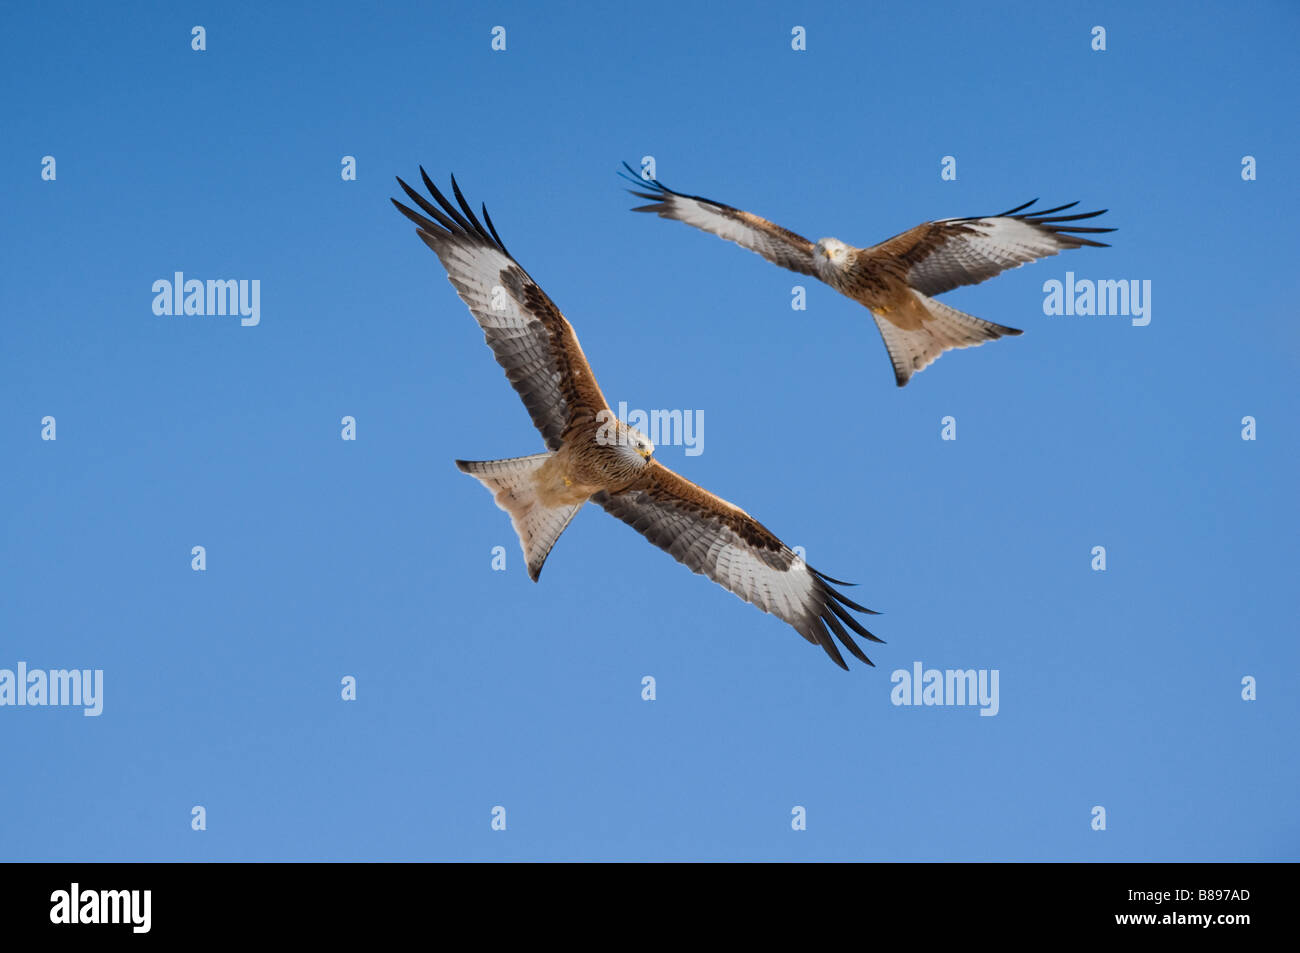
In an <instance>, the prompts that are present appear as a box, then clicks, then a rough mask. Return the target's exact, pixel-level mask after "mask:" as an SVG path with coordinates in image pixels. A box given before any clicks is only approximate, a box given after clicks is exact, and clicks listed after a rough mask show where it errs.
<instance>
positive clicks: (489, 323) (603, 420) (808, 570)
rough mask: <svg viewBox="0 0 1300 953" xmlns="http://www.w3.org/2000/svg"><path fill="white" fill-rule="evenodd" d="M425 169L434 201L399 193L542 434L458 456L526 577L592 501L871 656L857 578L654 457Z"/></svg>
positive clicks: (515, 272)
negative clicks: (486, 456) (499, 512)
mask: <svg viewBox="0 0 1300 953" xmlns="http://www.w3.org/2000/svg"><path fill="white" fill-rule="evenodd" d="M420 175H421V177H422V178H423V179H424V185H425V187H426V188H427V189H428V190H429V194H430V196H432V198H433V200H434V201H432V202H431V201H430V200H429V199H428V198H426V197H425V196H423V195H421V194H420V193H419V192H417V191H416V190H415V189H413V188H411V187H410V186H409V185H407V184H406V183H405V182H403V181H402V180H401V179H400V178H399V179H398V180H397V183H398V185H400V186H401V187H402V191H403V192H405V193H406V195H407V197H408V198H409V199H410V200H411V202H412V203H414V205H415V206H417V207H418V209H419V211H416V210H415V209H412V208H410V207H408V206H406V205H403V204H402V203H401V202H399V201H398V200H397V199H393V200H392V202H393V204H394V205H395V206H397V209H398V211H400V212H401V213H402V214H403V215H405V216H406V217H407V218H409V219H410V220H411V221H413V222H414V223H415V224H416V226H417V230H416V233H417V234H418V235H419V236H420V238H421V239H423V241H424V243H425V244H426V245H428V246H429V247H430V248H431V249H433V251H434V253H435V254H436V255H437V256H438V258H439V259H440V260H441V261H442V264H443V267H444V268H446V270H447V277H448V279H449V280H450V281H451V284H452V286H453V287H454V288H455V289H456V291H457V293H458V294H459V295H460V298H461V300H462V301H464V302H465V304H466V305H467V306H468V307H469V310H470V313H471V314H473V315H474V318H475V320H477V321H478V324H479V327H481V328H482V329H483V336H484V337H485V338H486V340H487V344H488V347H490V348H491V349H492V353H493V354H494V355H495V357H496V359H497V363H498V364H500V365H501V366H502V367H503V368H504V369H505V372H506V378H507V380H509V381H510V383H511V385H512V386H513V387H514V389H515V390H516V391H517V392H518V394H519V396H520V397H521V398H522V399H523V402H524V406H525V407H526V408H527V410H528V413H529V415H530V416H531V417H532V421H533V425H534V426H536V427H537V429H538V431H539V432H540V433H541V435H542V439H543V441H544V442H545V445H546V450H545V452H543V453H537V454H533V455H531V456H526V457H515V458H513V459H508V460H487V461H477V462H476V461H470V460H457V461H456V466H457V467H459V468H460V469H461V470H462V471H463V472H465V473H468V474H470V475H471V476H473V477H475V478H476V479H477V480H478V481H479V482H480V483H482V484H483V485H484V486H485V487H487V489H488V491H489V492H491V493H492V494H493V497H494V498H495V500H496V503H497V505H498V506H499V507H501V509H503V510H505V511H506V512H507V513H509V514H510V521H511V523H512V524H513V525H514V528H515V532H516V533H517V534H518V535H519V543H520V546H521V547H522V548H523V552H524V560H525V562H526V564H527V566H528V576H529V578H530V579H532V580H533V581H534V582H536V581H537V579H538V576H539V574H540V573H541V571H542V566H543V564H544V563H545V562H546V557H547V555H548V554H549V553H550V551H551V547H552V546H554V545H555V542H556V540H557V539H559V537H560V534H561V533H563V532H564V530H565V527H567V526H568V525H569V521H570V520H572V519H573V517H574V515H575V514H576V513H577V512H578V510H579V509H581V508H582V505H583V504H584V503H586V502H587V501H588V500H590V501H591V502H593V503H595V504H596V505H598V506H600V507H603V508H604V509H605V510H606V512H608V513H610V514H612V515H614V516H616V517H618V518H619V519H621V520H622V521H623V522H625V523H627V524H628V525H629V526H631V527H632V528H633V529H635V530H636V531H637V532H639V533H641V534H642V535H643V536H645V538H646V539H648V540H650V542H652V543H654V544H655V545H656V546H658V547H659V548H660V549H663V550H666V551H667V552H668V553H669V555H671V556H672V557H673V558H674V559H676V560H677V561H678V562H680V563H683V564H685V565H686V566H687V567H689V568H690V569H691V570H692V571H694V572H697V573H703V574H704V575H706V576H708V577H709V578H710V579H712V580H713V581H714V582H716V583H718V584H719V585H720V586H722V587H723V588H724V589H727V590H728V591H730V592H733V593H735V594H736V595H737V596H739V597H740V598H741V599H743V600H744V601H746V602H750V603H753V604H754V605H756V606H758V608H760V609H762V610H763V611H764V612H770V613H772V614H773V615H775V616H777V617H778V618H780V619H782V620H784V621H785V622H788V623H789V624H790V625H791V626H793V627H794V628H795V630H796V631H798V633H799V634H800V635H802V636H803V637H804V638H805V639H807V640H808V641H809V642H812V643H814V644H816V645H820V646H821V647H822V648H823V649H824V650H825V651H826V654H827V655H829V656H830V657H831V659H832V660H833V661H834V662H835V664H837V665H839V666H840V667H841V668H846V669H847V668H848V666H847V665H846V664H845V662H844V658H843V656H842V655H841V654H840V652H839V649H838V648H837V647H836V644H835V641H836V639H838V640H839V642H840V644H841V645H843V646H844V647H845V648H846V649H848V651H849V652H851V653H852V654H853V655H854V656H856V657H857V658H858V659H860V660H861V661H863V662H865V663H867V664H868V665H871V664H873V663H872V662H871V660H870V659H869V658H867V656H866V654H865V653H864V652H863V651H862V649H861V648H860V647H859V646H858V644H857V643H856V642H855V641H854V640H853V634H854V633H855V634H857V635H858V636H860V637H862V638H865V639H868V640H870V641H872V642H880V641H881V640H880V639H878V638H876V637H875V636H874V635H872V634H871V633H870V632H868V631H867V629H866V628H865V627H864V626H863V625H862V623H861V622H859V621H858V620H857V619H855V618H854V617H853V616H852V615H850V613H849V611H848V610H854V611H856V612H864V613H868V614H871V615H876V614H877V613H875V612H873V611H872V610H870V609H867V608H865V607H864V606H860V605H858V604H857V603H856V602H853V601H852V600H850V599H848V598H847V597H846V596H844V595H843V594H842V593H840V592H839V591H837V590H836V589H834V588H833V586H835V585H839V586H845V585H850V584H849V583H845V582H841V581H840V580H838V579H832V578H831V577H829V576H824V575H822V574H821V573H819V572H818V571H817V570H815V569H813V568H812V567H811V566H809V565H808V564H807V563H805V562H804V561H803V560H802V559H801V558H799V557H798V556H797V555H796V554H795V553H794V552H793V551H792V550H791V549H790V547H788V546H786V545H785V543H783V542H781V540H780V539H778V538H777V537H776V536H775V535H773V534H772V532H771V531H769V530H768V529H767V528H766V527H765V526H763V525H762V524H761V523H759V522H758V520H756V519H754V518H753V517H752V516H750V515H749V514H748V513H746V512H745V511H744V510H742V509H740V508H739V507H738V506H734V505H732V504H731V503H728V502H727V501H726V500H724V499H722V498H721V497H717V496H714V495H713V494H712V493H710V492H708V491H707V490H704V489H701V488H700V487H698V486H696V485H695V484H694V483H692V482H690V481H689V480H687V479H686V478H685V477H681V476H678V475H677V474H676V473H674V472H673V471H672V470H670V469H668V468H667V467H665V466H664V465H663V464H661V463H659V462H658V461H657V460H655V459H654V449H655V448H654V445H653V444H652V443H651V442H650V440H649V439H648V438H647V437H646V436H645V435H644V434H642V433H641V432H640V431H638V430H636V429H635V428H633V427H629V426H627V425H626V424H624V423H623V422H622V421H620V420H619V419H618V418H617V416H616V415H615V414H614V412H613V411H612V410H611V409H610V407H609V404H608V403H607V402H606V400H605V398H604V396H603V395H602V394H601V391H600V388H599V386H597V384H596V378H595V376H594V375H593V374H592V372H591V368H590V367H589V366H588V364H587V359H586V358H585V357H584V356H583V353H582V348H581V347H580V346H579V344H578V338H577V335H575V334H574V331H573V328H572V326H571V325H570V324H569V322H568V321H567V320H565V317H564V315H563V314H561V313H560V309H559V308H557V307H556V306H555V304H554V302H552V301H551V299H550V298H549V297H547V295H546V292H545V291H543V290H542V289H541V287H540V286H539V285H538V284H537V283H536V282H535V281H534V280H533V279H532V277H531V276H530V275H529V274H528V272H526V271H525V270H524V269H523V267H522V266H521V265H520V264H519V263H518V262H517V261H516V260H515V259H514V258H513V257H512V256H511V254H510V253H509V252H508V251H506V246H505V244H504V243H503V242H502V241H501V238H500V236H498V235H497V230H496V227H495V226H494V225H493V223H492V219H491V217H490V216H489V215H488V212H487V207H486V206H484V207H483V219H482V221H481V222H480V220H479V218H478V217H477V216H476V215H475V214H474V211H473V209H471V208H470V206H469V204H468V203H467V202H466V201H465V197H464V196H463V195H462V194H461V191H460V188H459V186H458V185H457V184H456V179H455V177H454V176H453V177H452V180H451V188H452V194H453V195H454V196H455V198H456V204H455V205H453V204H452V203H451V202H450V201H448V200H447V198H446V197H445V196H444V195H443V194H442V193H441V192H439V191H438V189H437V188H436V187H435V186H434V184H433V182H432V181H430V179H429V176H428V175H427V174H425V171H424V169H423V168H421V169H420ZM434 202H436V203H437V204H434ZM832 636H833V637H832Z"/></svg>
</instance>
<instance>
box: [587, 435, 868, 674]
mask: <svg viewBox="0 0 1300 953" xmlns="http://www.w3.org/2000/svg"><path fill="white" fill-rule="evenodd" d="M591 499H592V502H594V503H598V504H599V505H600V506H602V507H604V508H605V510H606V511H607V512H609V513H611V514H613V515H614V516H617V517H618V518H619V519H621V520H622V521H623V522H624V523H627V524H628V525H629V526H631V527H632V528H633V529H635V530H636V531H637V532H639V533H640V534H641V535H643V536H644V537H645V538H646V539H648V540H650V542H652V543H654V544H655V545H656V546H658V547H659V548H660V549H663V550H665V551H667V552H668V554H669V555H670V556H672V557H673V558H674V559H676V560H677V561H678V562H680V563H683V564H685V565H686V566H687V567H688V568H689V569H691V570H692V571H693V572H698V573H703V574H704V575H706V576H708V577H709V578H710V579H712V580H713V581H714V582H716V583H717V584H718V585H720V586H722V587H723V588H724V589H727V590H728V591H730V592H733V593H735V594H736V595H737V596H739V597H740V598H741V599H744V600H745V601H746V602H750V603H753V604H754V605H756V606H758V608H760V609H762V610H763V611H764V612H770V613H772V614H773V615H775V616H776V617H777V618H779V619H782V620H784V621H785V622H788V623H789V624H790V625H792V626H794V628H795V629H796V630H797V631H798V632H799V634H800V635H802V636H803V637H804V638H805V639H807V640H808V641H809V642H812V643H814V644H816V645H820V646H821V647H822V648H823V649H825V650H826V654H827V655H829V656H830V657H831V659H832V660H833V661H834V662H835V664H837V665H839V666H840V667H841V668H848V666H847V665H845V664H844V658H843V657H842V656H841V655H840V652H839V649H838V648H836V646H835V639H833V638H831V636H832V634H833V635H834V636H835V638H837V639H839V641H840V642H841V643H842V644H843V645H844V647H845V648H846V649H848V650H849V651H850V652H852V653H853V654H854V655H855V656H856V657H857V658H859V659H861V660H862V661H863V662H866V663H867V664H868V665H871V664H873V663H872V661H871V660H870V659H869V658H867V656H866V655H865V654H864V653H863V651H862V649H861V648H859V647H858V644H857V643H856V642H854V641H853V637H852V635H850V632H849V630H852V632H855V633H857V634H858V635H859V636H861V637H863V638H866V639H870V640H871V641H872V642H880V641H881V640H880V639H878V638H876V637H875V636H874V635H872V634H871V633H870V632H868V631H867V630H866V628H865V627H864V626H863V625H862V624H861V623H860V622H858V620H857V619H855V618H853V616H851V615H850V614H849V612H848V610H849V609H853V610H855V611H857V612H866V613H870V614H872V615H874V614H875V613H874V612H872V610H870V609H867V608H865V607H863V606H860V605H858V604H857V603H856V602H853V601H851V600H850V599H848V598H846V597H845V596H844V595H842V594H841V593H839V592H837V591H836V590H835V589H833V588H832V585H831V584H832V583H834V584H836V585H848V583H843V582H840V581H839V580H838V579H831V578H830V577H828V576H823V575H822V574H821V573H819V572H817V570H815V569H813V568H812V567H810V566H809V565H807V563H805V562H804V561H803V560H802V559H800V558H799V557H798V556H797V555H796V554H795V553H794V552H793V551H792V550H791V549H790V548H789V547H788V546H786V545H785V544H784V543H782V542H781V540H779V539H777V538H776V536H774V535H773V534H772V533H771V532H770V531H769V530H768V529H767V528H766V527H764V526H763V525H762V524H761V523H759V522H758V521H757V520H756V519H754V518H753V517H752V516H750V515H749V514H748V513H746V512H745V511H744V510H742V509H740V508H739V507H737V506H733V505H732V504H730V503H728V502H727V501H726V500H724V499H722V498H720V497H717V496H714V495H713V494H712V493H710V492H708V491H707V490H704V489H701V488H700V487H698V486H696V485H695V484H694V483H692V482H690V481H689V480H687V479H685V478H684V477H681V476H678V475H677V474H676V473H674V472H673V471H672V470H669V469H668V468H667V467H665V466H663V465H662V464H660V463H659V462H658V461H651V462H650V463H649V464H648V465H647V466H646V467H645V468H644V469H643V470H642V472H641V476H639V477H638V478H637V480H636V482H635V483H633V484H632V485H631V486H630V487H628V488H627V489H624V490H620V491H619V492H617V493H610V492H605V491H602V492H600V493H597V494H596V495H595V496H593V497H592V498H591Z"/></svg>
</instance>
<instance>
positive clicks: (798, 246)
mask: <svg viewBox="0 0 1300 953" xmlns="http://www.w3.org/2000/svg"><path fill="white" fill-rule="evenodd" d="M623 167H624V168H625V169H627V173H626V174H624V173H619V174H620V175H622V176H623V177H624V178H625V179H628V180H629V181H631V182H633V183H635V184H636V185H637V186H639V187H640V188H641V189H644V190H647V191H640V192H638V191H634V190H632V189H628V191H629V192H631V193H632V194H633V195H635V196H636V197H637V198H640V199H650V200H652V201H653V203H654V204H653V205H639V206H637V207H636V208H634V209H632V211H634V212H658V213H659V217H660V218H675V219H677V221H679V222H685V223H686V224H687V225H694V226H695V227H696V228H701V229H703V230H704V231H706V232H712V233H713V234H714V235H717V236H718V237H720V238H725V239H726V240H727V241H729V242H735V243H736V244H737V245H741V246H743V247H745V248H748V249H749V250H750V251H752V252H758V254H760V255H762V256H763V257H764V258H766V259H767V260H768V261H770V262H773V263H774V264H777V265H780V266H781V267H782V268H789V269H790V270H791V271H797V272H799V273H800V274H804V275H813V276H816V274H817V267H816V265H815V264H814V263H813V243H812V242H810V241H808V239H806V238H804V237H803V236H802V235H796V234H795V233H794V232H792V231H790V230H789V229H787V228H782V227H781V226H780V225H777V224H774V223H773V222H769V221H768V220H767V219H765V218H759V217H758V216H757V215H753V214H751V213H749V212H742V211H741V210H740V209H737V208H732V207H731V206H730V205H723V204H722V203H721V202H714V201H712V200H710V199H706V198H701V197H700V196H698V195H683V194H682V193H681V192H674V191H673V190H672V189H670V188H668V186H666V185H664V184H663V183H662V182H659V181H657V180H656V179H646V178H643V177H642V176H639V175H637V174H636V172H635V170H634V169H633V168H632V167H631V166H630V165H628V164H627V163H626V162H624V163H623Z"/></svg>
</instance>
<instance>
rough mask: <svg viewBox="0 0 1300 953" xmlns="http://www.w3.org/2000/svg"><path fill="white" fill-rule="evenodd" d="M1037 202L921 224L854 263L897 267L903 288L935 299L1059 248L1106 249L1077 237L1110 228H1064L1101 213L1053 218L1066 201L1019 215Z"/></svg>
mask: <svg viewBox="0 0 1300 953" xmlns="http://www.w3.org/2000/svg"><path fill="white" fill-rule="evenodd" d="M1037 201H1038V199H1034V200H1033V202H1026V203H1025V204H1024V205H1021V206H1018V207H1016V208H1013V209H1011V210H1009V211H1006V212H1003V213H1002V214H1000V215H992V216H988V217H987V218H945V219H941V220H940V221H937V222H926V223H925V224H924V225H918V226H916V228H913V229H910V230H908V231H906V232H903V233H902V234H901V235H895V236H894V237H893V238H891V239H889V240H888V241H884V242H881V243H880V244H879V245H873V246H872V247H870V248H864V249H863V250H862V251H860V252H859V253H858V255H859V261H860V262H861V263H862V264H863V265H864V266H865V267H868V268H871V267H881V268H888V269H890V270H895V269H897V268H898V267H899V266H900V265H901V266H902V269H903V273H904V275H905V276H906V280H907V283H908V284H909V285H911V286H912V287H913V288H914V289H916V290H917V291H919V292H921V294H924V295H937V294H943V293H944V292H945V291H951V290H952V289H953V288H959V287H961V286H962V285H974V284H979V283H980V282H981V281H987V280H988V279H989V278H992V277H993V276H994V275H996V274H999V273H1001V272H1003V271H1006V270H1007V269H1008V268H1018V267H1019V266H1020V265H1024V264H1027V263H1028V262H1031V261H1037V260H1038V259H1039V258H1047V257H1049V256H1051V255H1055V254H1056V253H1057V252H1059V251H1061V250H1062V249H1065V248H1079V247H1080V246H1083V245H1092V246H1094V247H1096V248H1106V247H1109V246H1107V245H1106V243H1105V242H1098V241H1093V240H1092V239H1090V238H1083V237H1081V236H1082V235H1084V234H1095V233H1098V232H1113V231H1115V229H1113V228H1089V227H1085V226H1081V225H1071V224H1068V223H1070V222H1078V221H1082V220H1084V219H1090V218H1096V217H1097V216H1098V215H1102V214H1104V213H1105V211H1106V209H1102V210H1101V211H1099V212H1084V213H1081V214H1077V215H1056V214H1055V213H1056V212H1063V211H1065V210H1066V209H1070V208H1074V206H1076V205H1078V204H1079V203H1078V202H1071V203H1070V204H1069V205H1061V206H1058V207H1056V208H1049V209H1044V210H1042V211H1039V212H1025V211H1024V209H1027V208H1029V206H1031V205H1033V204H1034V202H1037ZM1017 212H1020V213H1022V214H1016V213H1017Z"/></svg>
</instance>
